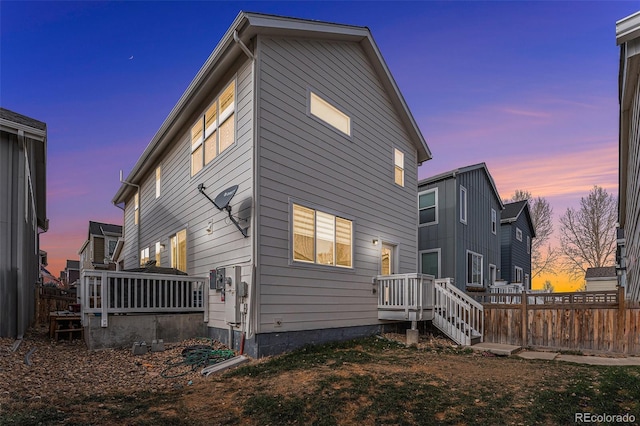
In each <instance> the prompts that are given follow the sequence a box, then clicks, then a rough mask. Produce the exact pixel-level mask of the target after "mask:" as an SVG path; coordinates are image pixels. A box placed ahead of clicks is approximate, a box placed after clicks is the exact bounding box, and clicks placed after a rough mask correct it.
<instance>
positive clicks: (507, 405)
mask: <svg viewBox="0 0 640 426" xmlns="http://www.w3.org/2000/svg"><path fill="white" fill-rule="evenodd" d="M402 341H403V336H402V335H386V336H383V337H378V338H371V339H365V340H363V341H356V342H353V343H345V344H339V345H334V346H331V345H330V346H327V347H321V348H319V349H314V348H310V349H308V350H303V351H299V352H297V353H294V354H290V355H285V356H282V357H274V358H270V359H264V360H260V361H256V360H253V361H251V362H250V363H249V364H248V365H247V364H245V367H243V368H240V369H238V370H235V371H232V372H229V373H226V374H223V375H216V376H209V377H203V376H201V375H200V369H199V368H198V369H196V370H195V371H192V369H191V367H190V366H188V365H180V366H178V367H173V368H169V369H167V367H168V366H169V365H170V364H168V363H170V362H175V361H176V360H177V361H179V360H181V359H184V358H182V356H181V353H182V351H183V350H184V349H185V348H187V347H190V346H193V345H203V344H204V345H211V344H214V345H215V343H212V342H211V341H207V340H205V339H200V340H191V341H186V342H181V343H180V344H172V345H170V344H165V348H166V350H165V351H164V352H156V353H147V354H145V355H137V356H134V355H132V353H131V350H130V349H122V350H104V351H97V352H89V351H88V350H87V349H86V347H85V345H84V343H82V342H78V341H74V342H54V341H52V340H50V339H49V338H48V335H47V334H46V330H44V329H38V330H33V331H32V332H31V333H30V334H29V335H28V336H27V337H26V338H25V340H24V341H23V343H22V344H21V346H20V347H19V348H18V350H16V351H15V352H11V350H10V349H11V346H12V344H13V340H10V339H0V424H2V425H4V424H19V425H30V424H33V425H36V424H45V425H49V424H67V425H68V424H77V425H79V424H96V425H98V424H99V425H105V424H106V425H110V424H113V425H116V424H117V425H120V424H130V425H137V424H175V425H181V424H190V425H191V424H203V425H204V424H209V425H210V424H273V425H280V424H355V423H358V424H361V425H374V424H489V423H494V424H495V423H502V424H558V422H560V423H569V422H572V419H571V418H569V417H571V415H573V414H572V413H574V412H576V410H591V411H593V410H596V409H598V410H602V409H608V410H609V413H611V412H612V411H611V410H617V412H620V413H624V412H632V413H635V415H636V417H637V418H638V419H640V402H638V401H639V400H640V385H638V383H640V380H638V379H639V378H640V369H638V368H627V369H619V371H621V372H622V373H620V372H616V371H615V370H610V369H607V368H598V367H587V366H578V365H572V364H566V363H557V362H556V363H554V362H547V361H526V360H522V359H519V358H515V357H511V358H500V357H495V356H491V355H490V354H483V353H473V352H471V351H469V350H466V349H460V348H456V347H455V346H453V345H452V344H451V343H450V342H449V341H448V340H446V339H443V338H437V337H433V336H421V341H420V344H419V345H418V348H404V346H403V345H401V344H399V343H402ZM215 348H216V349H224V348H222V347H221V345H219V344H218V345H215ZM28 364H31V365H28ZM620 374H622V376H620ZM167 376H169V377H168V378H167ZM171 376H177V377H171ZM634 383H635V384H634ZM616 386H617V388H616ZM612 395H613V396H612ZM601 399H602V402H601ZM608 401H610V402H611V403H612V404H613V405H611V404H609V405H606V404H607V403H609V402H608ZM603 404H605V405H603ZM625 410H626V411H625ZM563 420H564V421H563Z"/></svg>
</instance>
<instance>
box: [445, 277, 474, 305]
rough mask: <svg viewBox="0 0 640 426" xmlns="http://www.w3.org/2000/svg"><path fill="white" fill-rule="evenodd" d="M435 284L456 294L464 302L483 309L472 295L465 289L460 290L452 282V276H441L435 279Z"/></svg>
mask: <svg viewBox="0 0 640 426" xmlns="http://www.w3.org/2000/svg"><path fill="white" fill-rule="evenodd" d="M435 285H437V286H438V285H439V286H440V287H442V288H444V289H446V290H447V291H449V293H453V294H455V295H456V296H457V297H458V299H460V300H461V301H462V302H463V303H467V304H469V305H471V306H473V307H475V308H477V309H480V310H483V307H482V304H481V303H479V302H477V301H475V300H474V299H473V298H471V296H469V295H468V294H467V293H465V292H464V291H462V290H460V289H459V288H458V287H456V286H455V285H453V284H452V283H451V279H450V278H439V279H437V280H435Z"/></svg>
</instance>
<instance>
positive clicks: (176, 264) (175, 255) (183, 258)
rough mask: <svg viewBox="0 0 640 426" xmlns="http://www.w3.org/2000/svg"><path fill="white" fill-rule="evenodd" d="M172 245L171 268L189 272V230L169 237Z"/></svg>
mask: <svg viewBox="0 0 640 426" xmlns="http://www.w3.org/2000/svg"><path fill="white" fill-rule="evenodd" d="M169 242H170V244H171V267H172V268H176V269H178V270H179V271H182V272H187V230H186V229H183V230H181V231H178V232H176V233H175V234H174V235H172V236H171V237H169Z"/></svg>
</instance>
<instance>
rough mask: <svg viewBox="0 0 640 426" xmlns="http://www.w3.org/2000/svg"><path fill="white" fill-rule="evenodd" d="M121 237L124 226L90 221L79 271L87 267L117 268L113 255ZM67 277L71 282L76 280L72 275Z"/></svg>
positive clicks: (79, 252)
mask: <svg viewBox="0 0 640 426" xmlns="http://www.w3.org/2000/svg"><path fill="white" fill-rule="evenodd" d="M120 237H122V226H120V225H113V224H110V223H100V222H91V221H90V222H89V232H88V235H87V239H86V241H85V242H84V244H82V247H81V248H80V250H79V251H78V254H79V255H80V261H79V262H78V263H79V273H82V271H83V270H85V269H91V270H93V269H111V270H115V269H116V264H115V262H114V260H113V255H114V252H115V250H116V245H117V243H118V239H119V238H120ZM69 262H71V261H69V260H68V261H67V267H69ZM67 277H68V280H69V283H70V284H71V283H73V282H74V281H72V280H71V276H70V275H67ZM78 277H79V276H78ZM76 279H77V278H76Z"/></svg>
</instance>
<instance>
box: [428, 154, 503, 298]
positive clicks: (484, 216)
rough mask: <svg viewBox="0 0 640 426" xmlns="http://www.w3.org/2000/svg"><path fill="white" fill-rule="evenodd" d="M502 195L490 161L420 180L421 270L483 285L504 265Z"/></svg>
mask: <svg viewBox="0 0 640 426" xmlns="http://www.w3.org/2000/svg"><path fill="white" fill-rule="evenodd" d="M502 208H503V204H502V201H501V200H500V195H499V194H498V191H497V189H496V185H495V183H494V181H493V178H492V177H491V175H490V174H489V171H488V169H487V166H486V165H485V163H480V164H475V165H472V166H467V167H461V168H459V169H455V170H451V171H449V172H446V173H442V174H439V175H437V176H433V177H430V178H427V179H423V180H421V181H420V182H418V211H419V225H418V246H419V248H418V250H419V254H418V256H419V272H421V273H425V274H431V275H434V276H435V277H437V278H454V280H455V285H456V287H458V288H460V289H462V290H468V291H482V290H484V289H485V288H486V287H487V286H488V285H490V284H492V283H494V282H495V281H496V279H497V277H498V276H499V275H498V270H499V269H500V229H499V228H500V218H501V215H500V213H501V211H502Z"/></svg>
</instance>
